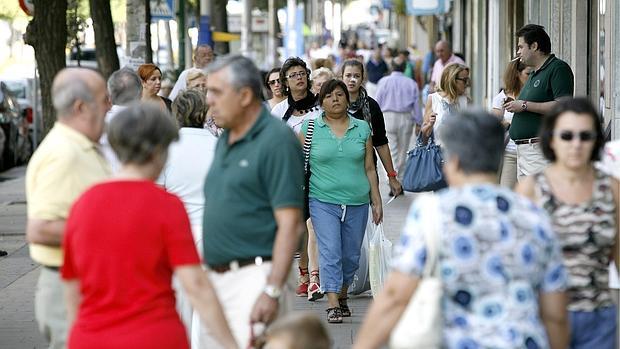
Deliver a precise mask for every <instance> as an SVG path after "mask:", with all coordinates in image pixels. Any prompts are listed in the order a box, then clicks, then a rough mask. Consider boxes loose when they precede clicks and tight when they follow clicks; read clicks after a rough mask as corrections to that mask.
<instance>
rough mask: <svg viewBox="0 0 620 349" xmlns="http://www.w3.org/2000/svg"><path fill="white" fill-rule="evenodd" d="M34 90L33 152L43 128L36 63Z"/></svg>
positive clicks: (35, 65) (35, 64)
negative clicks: (40, 130)
mask: <svg viewBox="0 0 620 349" xmlns="http://www.w3.org/2000/svg"><path fill="white" fill-rule="evenodd" d="M33 85H34V86H33V88H32V90H33V91H34V93H33V94H32V96H33V97H32V99H33V100H32V121H33V124H32V133H33V135H32V151H34V150H35V149H37V147H38V146H39V129H40V128H41V119H40V118H41V113H39V76H38V74H37V62H36V61H35V63H34V82H33Z"/></svg>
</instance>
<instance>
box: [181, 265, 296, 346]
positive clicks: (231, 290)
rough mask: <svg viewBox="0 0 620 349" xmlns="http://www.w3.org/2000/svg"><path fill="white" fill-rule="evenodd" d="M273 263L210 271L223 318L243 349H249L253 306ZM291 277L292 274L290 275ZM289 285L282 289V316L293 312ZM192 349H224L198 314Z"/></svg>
mask: <svg viewBox="0 0 620 349" xmlns="http://www.w3.org/2000/svg"><path fill="white" fill-rule="evenodd" d="M270 271H271V262H264V263H263V264H262V265H251V266H246V267H243V268H240V269H238V270H235V271H232V270H231V271H228V272H226V273H215V272H209V279H210V280H211V283H212V284H213V287H214V288H215V292H216V293H217V297H218V299H219V301H220V304H221V305H222V308H223V309H224V315H225V316H226V320H227V321H228V325H229V326H230V330H231V331H232V333H233V336H234V337H235V339H236V340H237V344H238V345H239V347H240V348H247V347H248V343H249V341H250V314H251V312H252V308H253V307H254V303H256V300H257V299H258V297H259V296H260V295H261V294H262V293H263V289H264V288H265V285H266V284H267V276H268V275H269V272H270ZM289 274H290V273H289ZM291 295H292V292H291V288H290V282H289V283H287V284H286V285H285V287H284V289H283V290H282V297H281V299H280V309H279V313H280V315H282V314H284V313H286V312H287V311H289V310H291V309H292V299H291ZM191 345H192V349H207V348H208V349H214V348H222V347H221V345H220V344H219V343H217V342H216V341H215V339H214V337H213V336H212V335H211V333H210V331H209V329H207V328H205V326H203V325H202V321H200V319H199V315H198V313H197V312H194V315H193V319H192V335H191Z"/></svg>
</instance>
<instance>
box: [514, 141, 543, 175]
mask: <svg viewBox="0 0 620 349" xmlns="http://www.w3.org/2000/svg"><path fill="white" fill-rule="evenodd" d="M547 165H549V161H547V159H546V158H545V156H544V155H543V153H542V148H541V145H540V142H539V143H534V144H517V179H518V180H522V179H523V178H524V177H526V176H532V175H535V174H537V173H539V172H542V171H543V170H544V169H545V168H546V167H547Z"/></svg>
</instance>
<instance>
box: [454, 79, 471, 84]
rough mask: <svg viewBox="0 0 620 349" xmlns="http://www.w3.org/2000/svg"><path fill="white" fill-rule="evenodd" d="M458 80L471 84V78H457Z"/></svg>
mask: <svg viewBox="0 0 620 349" xmlns="http://www.w3.org/2000/svg"><path fill="white" fill-rule="evenodd" d="M456 80H461V81H462V82H464V83H466V84H469V80H470V79H469V78H456Z"/></svg>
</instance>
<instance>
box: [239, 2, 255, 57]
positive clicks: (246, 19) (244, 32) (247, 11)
mask: <svg viewBox="0 0 620 349" xmlns="http://www.w3.org/2000/svg"><path fill="white" fill-rule="evenodd" d="M241 54H242V55H244V56H246V57H250V58H252V56H253V55H252V0H243V12H241Z"/></svg>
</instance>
